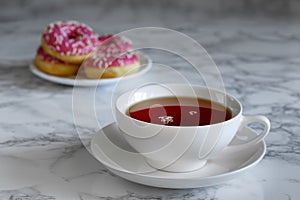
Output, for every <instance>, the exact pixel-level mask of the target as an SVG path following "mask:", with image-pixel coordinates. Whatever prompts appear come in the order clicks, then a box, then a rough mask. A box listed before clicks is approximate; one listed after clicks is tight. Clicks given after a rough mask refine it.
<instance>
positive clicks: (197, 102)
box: [115, 84, 270, 172]
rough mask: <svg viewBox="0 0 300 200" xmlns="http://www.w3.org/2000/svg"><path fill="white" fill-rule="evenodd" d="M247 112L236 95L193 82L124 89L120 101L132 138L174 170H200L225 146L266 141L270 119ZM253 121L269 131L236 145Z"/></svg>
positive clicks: (119, 115)
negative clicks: (240, 134) (239, 134)
mask: <svg viewBox="0 0 300 200" xmlns="http://www.w3.org/2000/svg"><path fill="white" fill-rule="evenodd" d="M242 111H243V108H242V105H241V103H240V102H239V101H238V100H237V99H236V98H234V97H233V96H231V95H229V94H227V93H225V92H222V91H219V90H216V89H212V88H207V87H202V86H192V85H188V84H167V85H148V86H144V87H141V88H138V89H135V90H131V91H128V92H126V93H123V94H122V95H121V96H119V97H118V99H117V101H116V105H115V114H116V121H117V124H118V126H119V128H120V129H121V130H122V132H123V133H124V138H125V139H126V141H127V142H128V143H129V144H130V145H131V146H132V147H133V148H134V149H135V150H136V151H137V152H139V153H140V154H142V155H143V156H144V157H145V159H146V161H147V162H148V164H149V165H151V166H152V167H154V168H155V169H159V170H164V171H170V172H187V171H193V170H197V169H200V168H201V167H203V166H204V165H205V164H206V162H207V160H208V159H209V158H210V157H211V156H213V155H216V154H217V153H218V152H220V151H222V150H224V149H230V150H231V151H240V150H241V149H242V148H246V147H247V146H250V145H253V144H256V143H258V142H260V141H261V140H263V138H264V137H265V136H266V135H267V134H268V132H269V130H270V121H269V120H268V119H267V118H266V117H264V116H243V115H242ZM250 123H260V124H262V125H264V130H263V131H262V132H261V133H259V134H258V135H257V136H256V137H255V138H253V139H251V140H250V141H247V142H245V143H244V144H238V145H230V143H231V141H232V140H233V138H234V137H235V136H236V135H237V134H238V133H239V130H241V129H243V128H244V127H246V126H248V125H249V124H250ZM229 152H230V151H229Z"/></svg>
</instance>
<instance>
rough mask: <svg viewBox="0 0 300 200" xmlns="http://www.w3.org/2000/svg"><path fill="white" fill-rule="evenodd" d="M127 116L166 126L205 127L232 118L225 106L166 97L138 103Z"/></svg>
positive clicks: (198, 99) (203, 101)
mask: <svg viewBox="0 0 300 200" xmlns="http://www.w3.org/2000/svg"><path fill="white" fill-rule="evenodd" d="M127 115H129V116H130V117H132V118H134V119H137V120H140V121H144V122H148V123H153V124H161V125H166V126H204V125H209V124H216V123H220V122H224V121H226V120H229V119H231V118H232V113H231V110H230V109H229V108H226V107H225V106H223V105H221V104H219V103H216V102H213V101H210V100H207V99H202V98H190V97H166V98H155V99H149V100H145V101H141V102H138V103H136V104H134V105H133V106H131V107H130V108H129V109H128V111H127Z"/></svg>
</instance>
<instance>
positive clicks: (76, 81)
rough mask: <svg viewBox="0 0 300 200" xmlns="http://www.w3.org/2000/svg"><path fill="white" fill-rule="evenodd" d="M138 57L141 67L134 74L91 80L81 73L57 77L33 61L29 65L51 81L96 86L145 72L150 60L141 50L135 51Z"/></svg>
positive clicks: (33, 70)
mask: <svg viewBox="0 0 300 200" xmlns="http://www.w3.org/2000/svg"><path fill="white" fill-rule="evenodd" d="M136 54H137V55H138V57H139V60H140V64H141V67H140V69H139V71H137V72H135V73H134V74H130V75H128V76H123V77H118V78H104V79H100V80H93V79H88V78H87V77H85V76H84V74H82V75H78V76H77V79H76V76H70V77H59V76H53V75H49V74H46V73H44V72H42V71H40V70H39V69H38V68H37V67H36V66H35V65H34V64H33V63H32V64H31V65H30V71H31V72H32V73H33V74H34V75H36V76H38V77H40V78H42V79H45V80H47V81H50V82H53V83H58V84H63V85H70V86H74V85H76V86H96V85H107V84H113V83H116V82H117V81H119V80H121V79H131V78H135V77H137V76H139V75H142V74H144V73H146V72H147V71H148V70H149V69H150V68H151V67H152V60H151V59H150V58H149V57H148V56H146V55H145V54H143V53H141V52H137V53H136Z"/></svg>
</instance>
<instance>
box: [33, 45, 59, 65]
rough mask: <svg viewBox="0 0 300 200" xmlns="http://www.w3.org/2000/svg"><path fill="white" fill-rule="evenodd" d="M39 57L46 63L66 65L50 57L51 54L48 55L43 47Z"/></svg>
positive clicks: (38, 53) (38, 54)
mask: <svg viewBox="0 0 300 200" xmlns="http://www.w3.org/2000/svg"><path fill="white" fill-rule="evenodd" d="M37 56H39V57H40V58H41V59H42V60H43V61H45V62H51V63H54V64H65V62H63V61H61V60H58V59H56V58H54V57H52V56H50V55H49V54H47V53H46V52H45V51H44V49H43V48H42V47H41V46H40V47H39V48H38V50H37Z"/></svg>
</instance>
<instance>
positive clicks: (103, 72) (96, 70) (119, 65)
mask: <svg viewBox="0 0 300 200" xmlns="http://www.w3.org/2000/svg"><path fill="white" fill-rule="evenodd" d="M83 67H84V71H85V74H86V76H87V77H88V78H90V79H100V78H116V77H120V76H126V75H129V74H132V73H134V72H136V71H137V70H138V69H139V67H140V62H139V58H138V56H137V55H136V54H133V53H130V52H127V53H125V54H122V55H118V54H98V53H96V54H94V55H92V56H91V57H89V58H87V59H86V60H85V61H84V63H83Z"/></svg>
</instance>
